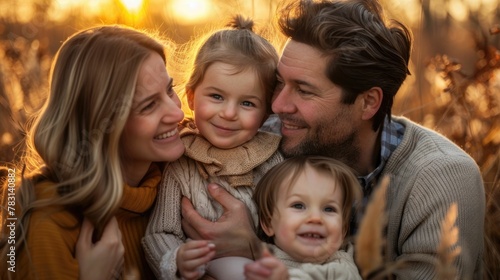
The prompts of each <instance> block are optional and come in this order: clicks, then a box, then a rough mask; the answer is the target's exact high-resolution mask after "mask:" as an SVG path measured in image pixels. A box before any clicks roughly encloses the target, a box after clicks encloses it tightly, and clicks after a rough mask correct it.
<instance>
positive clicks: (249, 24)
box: [227, 14, 253, 31]
mask: <svg viewBox="0 0 500 280" xmlns="http://www.w3.org/2000/svg"><path fill="white" fill-rule="evenodd" d="M227 26H228V27H231V28H234V29H247V30H250V31H253V20H252V19H250V18H244V17H243V16H242V15H239V14H238V15H235V16H234V17H233V18H232V19H231V20H230V21H229V23H228V24H227Z"/></svg>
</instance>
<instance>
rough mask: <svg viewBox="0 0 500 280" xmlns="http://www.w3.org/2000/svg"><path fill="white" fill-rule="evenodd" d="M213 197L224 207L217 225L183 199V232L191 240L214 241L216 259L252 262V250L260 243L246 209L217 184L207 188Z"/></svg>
mask: <svg viewBox="0 0 500 280" xmlns="http://www.w3.org/2000/svg"><path fill="white" fill-rule="evenodd" d="M207 188H208V191H209V192H210V195H211V196H212V197H213V198H214V199H215V200H216V201H217V202H219V203H220V204H221V205H222V208H223V209H224V213H223V214H222V216H221V217H220V218H219V219H218V220H217V221H215V222H212V221H209V220H207V219H205V218H203V217H202V216H200V214H198V212H196V210H195V209H194V207H193V204H191V201H189V199H187V198H185V197H183V198H182V229H183V230H184V232H185V233H186V235H187V236H188V237H189V238H191V239H203V240H211V241H212V242H213V243H214V244H215V248H216V251H217V253H216V258H219V257H223V256H241V257H247V258H251V259H253V258H254V256H252V252H256V250H252V249H254V248H258V246H259V244H260V241H259V239H258V238H257V236H256V235H255V231H254V229H253V225H252V219H251V217H250V214H249V212H248V209H247V207H246V206H245V204H244V203H243V202H241V201H240V200H239V199H237V198H235V197H233V196H232V195H231V194H230V193H228V192H227V191H226V190H224V189H223V188H221V187H220V186H219V185H217V184H209V185H208V186H207Z"/></svg>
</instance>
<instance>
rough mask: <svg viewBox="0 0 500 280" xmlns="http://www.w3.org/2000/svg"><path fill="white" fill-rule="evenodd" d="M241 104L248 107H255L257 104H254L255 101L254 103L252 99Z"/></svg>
mask: <svg viewBox="0 0 500 280" xmlns="http://www.w3.org/2000/svg"><path fill="white" fill-rule="evenodd" d="M241 104H242V105H243V106H246V107H255V104H253V103H252V102H250V101H243V102H241Z"/></svg>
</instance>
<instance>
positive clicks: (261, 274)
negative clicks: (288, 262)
mask: <svg viewBox="0 0 500 280" xmlns="http://www.w3.org/2000/svg"><path fill="white" fill-rule="evenodd" d="M245 277H246V279H247V280H264V279H270V280H287V279H289V275H288V269H287V267H286V266H285V264H284V263H282V262H281V261H280V260H278V259H277V258H276V257H275V256H273V255H272V254H271V253H270V252H269V249H268V248H267V246H264V249H263V251H262V256H261V257H260V258H259V259H258V260H256V261H254V262H253V263H250V264H247V265H245Z"/></svg>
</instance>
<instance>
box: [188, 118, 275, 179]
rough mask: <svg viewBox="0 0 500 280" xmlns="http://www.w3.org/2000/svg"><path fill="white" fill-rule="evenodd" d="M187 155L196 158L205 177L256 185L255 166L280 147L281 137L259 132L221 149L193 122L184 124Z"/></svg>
mask: <svg viewBox="0 0 500 280" xmlns="http://www.w3.org/2000/svg"><path fill="white" fill-rule="evenodd" d="M180 136H181V139H182V142H184V146H185V147H186V151H185V152H184V154H185V155H186V156H188V157H190V158H192V159H194V160H195V161H196V165H197V168H198V172H199V173H200V175H201V176H202V177H203V178H204V179H205V180H208V178H209V177H220V176H224V177H225V179H226V180H227V182H228V183H229V185H230V186H231V187H242V186H248V187H252V186H253V171H252V170H253V169H254V168H256V167H257V166H259V165H260V164H262V163H263V162H265V161H266V160H267V159H269V158H270V157H271V156H272V155H273V154H274V153H275V152H276V150H277V149H278V145H279V141H280V139H281V137H280V136H279V135H276V134H272V133H267V132H258V133H257V134H256V135H255V136H254V137H253V138H252V139H251V140H250V141H248V142H246V143H244V144H242V145H240V146H238V147H234V148H231V149H220V148H217V147H215V146H214V145H212V144H211V143H210V142H208V141H207V140H206V139H205V138H204V137H203V136H201V135H200V134H199V131H198V129H197V128H196V126H195V124H194V123H193V122H192V121H186V122H184V123H183V127H181V131H180Z"/></svg>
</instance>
